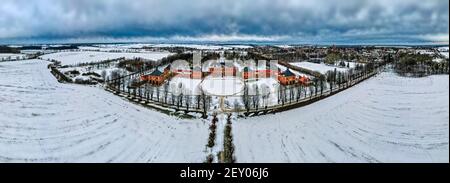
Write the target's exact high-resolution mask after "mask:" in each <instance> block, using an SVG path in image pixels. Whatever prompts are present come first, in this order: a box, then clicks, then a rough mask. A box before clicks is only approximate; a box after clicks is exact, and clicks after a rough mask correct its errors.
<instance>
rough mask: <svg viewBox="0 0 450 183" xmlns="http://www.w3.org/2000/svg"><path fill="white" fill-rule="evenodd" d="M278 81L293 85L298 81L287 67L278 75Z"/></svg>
mask: <svg viewBox="0 0 450 183" xmlns="http://www.w3.org/2000/svg"><path fill="white" fill-rule="evenodd" d="M278 81H279V82H280V83H281V84H282V85H292V84H295V82H296V77H295V74H294V73H292V72H291V71H290V70H289V69H286V70H285V71H284V72H282V73H281V74H279V75H278Z"/></svg>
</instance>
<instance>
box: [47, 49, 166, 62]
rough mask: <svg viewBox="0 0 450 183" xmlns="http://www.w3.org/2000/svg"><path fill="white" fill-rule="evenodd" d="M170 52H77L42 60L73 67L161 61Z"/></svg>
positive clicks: (50, 56) (49, 56)
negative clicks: (113, 61) (110, 61)
mask: <svg viewBox="0 0 450 183" xmlns="http://www.w3.org/2000/svg"><path fill="white" fill-rule="evenodd" d="M169 55H170V53H169V52H143V53H127V52H123V53H115V52H95V51H76V52H58V53H53V54H48V55H43V56H41V58H42V59H44V60H48V59H50V60H51V59H54V60H57V61H61V63H62V64H63V65H73V64H78V63H86V62H100V61H104V60H108V59H116V58H120V57H125V58H130V59H131V58H143V59H149V60H159V59H162V58H164V57H167V56H169Z"/></svg>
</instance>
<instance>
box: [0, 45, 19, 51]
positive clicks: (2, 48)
mask: <svg viewBox="0 0 450 183" xmlns="http://www.w3.org/2000/svg"><path fill="white" fill-rule="evenodd" d="M0 53H20V49H19V48H11V47H9V46H0Z"/></svg>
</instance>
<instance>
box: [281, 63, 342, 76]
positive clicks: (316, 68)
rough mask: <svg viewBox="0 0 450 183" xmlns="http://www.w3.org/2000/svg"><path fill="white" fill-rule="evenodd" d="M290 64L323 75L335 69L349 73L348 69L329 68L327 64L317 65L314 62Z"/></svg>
mask: <svg viewBox="0 0 450 183" xmlns="http://www.w3.org/2000/svg"><path fill="white" fill-rule="evenodd" d="M289 64H291V65H294V66H297V67H302V68H305V69H309V70H312V71H317V72H320V73H322V74H325V73H327V71H333V70H334V69H336V70H337V71H340V72H345V71H347V68H341V67H335V66H328V65H325V64H316V63H312V62H293V63H289Z"/></svg>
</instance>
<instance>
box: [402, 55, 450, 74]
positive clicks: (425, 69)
mask: <svg viewBox="0 0 450 183" xmlns="http://www.w3.org/2000/svg"><path fill="white" fill-rule="evenodd" d="M433 58H434V57H433V56H432V55H427V54H412V53H401V54H400V56H399V57H398V59H397V60H396V62H395V63H394V69H395V71H396V72H397V73H398V74H400V75H404V76H413V77H423V76H428V75H432V74H448V71H449V60H448V59H441V60H438V61H437V60H433Z"/></svg>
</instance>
